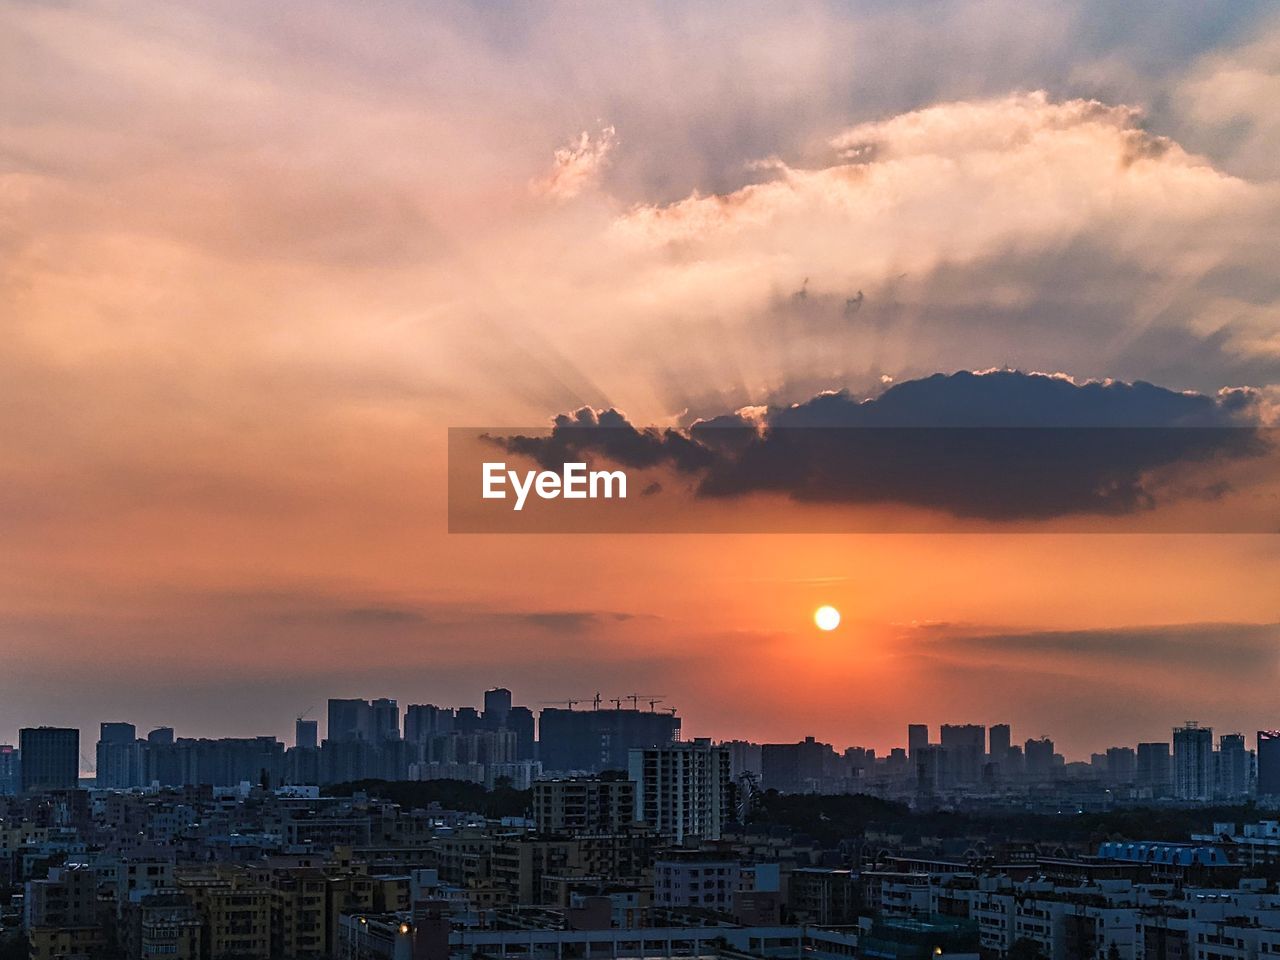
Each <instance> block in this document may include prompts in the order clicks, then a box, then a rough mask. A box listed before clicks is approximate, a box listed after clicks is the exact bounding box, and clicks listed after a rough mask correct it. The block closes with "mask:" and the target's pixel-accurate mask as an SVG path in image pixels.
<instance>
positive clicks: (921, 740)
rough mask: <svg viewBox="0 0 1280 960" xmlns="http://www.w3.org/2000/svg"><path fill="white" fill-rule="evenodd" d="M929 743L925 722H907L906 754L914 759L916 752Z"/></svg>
mask: <svg viewBox="0 0 1280 960" xmlns="http://www.w3.org/2000/svg"><path fill="white" fill-rule="evenodd" d="M928 745H929V725H928V724H927V723H909V724H907V756H908V757H910V758H912V759H913V760H914V759H915V756H916V754H917V753H918V752H919V751H920V750H923V749H924V748H925V747H927V746H928Z"/></svg>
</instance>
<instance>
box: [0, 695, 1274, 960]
mask: <svg viewBox="0 0 1280 960" xmlns="http://www.w3.org/2000/svg"><path fill="white" fill-rule="evenodd" d="M628 701H629V702H628ZM658 703H659V701H658V699H657V698H653V699H652V701H651V702H649V703H647V704H646V703H644V702H642V700H641V696H640V695H639V694H635V695H632V696H630V697H628V698H618V699H615V700H612V701H603V700H602V699H601V698H600V697H598V696H597V697H596V698H595V699H594V700H592V701H588V702H586V703H580V702H577V701H572V702H565V703H563V704H560V705H541V706H540V709H538V710H537V711H536V713H535V710H534V709H533V708H531V707H528V706H523V705H520V704H518V703H516V702H515V701H514V699H513V695H512V692H511V691H510V690H509V689H506V688H502V687H497V688H492V689H489V690H486V691H484V694H483V700H482V703H481V705H480V706H453V707H443V706H436V705H432V704H413V705H410V706H408V707H406V708H405V710H404V712H403V715H402V714H401V710H400V706H399V704H398V703H397V701H396V700H393V699H389V698H377V699H371V700H364V699H331V700H330V701H329V702H328V710H327V724H326V726H325V735H324V737H323V738H321V736H320V721H319V720H318V719H311V718H308V717H305V716H304V717H298V718H297V720H296V735H295V741H294V743H293V744H291V745H285V744H283V743H281V742H280V741H279V740H277V739H276V738H275V737H267V736H264V737H256V738H221V739H211V738H187V737H179V736H176V735H175V731H174V730H173V729H172V728H168V727H163V728H159V729H155V730H151V731H149V732H147V733H146V735H145V736H141V737H140V736H138V731H137V729H136V728H135V727H134V725H133V724H130V723H127V722H123V721H109V722H103V723H102V724H101V727H100V737H99V739H98V741H97V743H96V745H95V746H94V757H95V761H96V762H95V764H94V766H95V773H94V775H93V776H92V777H83V776H81V774H80V768H81V766H82V763H83V760H84V754H83V753H82V750H81V744H80V734H79V730H77V729H75V728H58V727H47V726H41V727H28V728H23V729H22V730H21V732H20V736H19V743H18V746H17V747H16V748H15V747H14V746H13V745H3V746H0V880H2V883H0V949H6V950H9V949H12V951H13V955H14V956H19V955H22V956H29V957H31V958H33V960H41V958H49V957H59V956H68V957H80V956H84V957H103V958H108V957H112V958H114V957H120V958H125V957H127V958H146V957H175V956H176V957H179V958H189V960H206V958H207V960H230V958H261V960H268V958H273V957H288V958H294V957H296V958H322V957H353V958H354V957H369V958H387V960H414V958H427V960H450V958H455V960H458V958H464V957H475V956H494V957H510V956H516V957H525V958H528V960H536V958H546V960H551V958H561V960H562V958H564V957H582V958H587V957H591V956H597V957H605V958H624V957H626V958H630V957H668V956H679V957H684V956H689V957H702V956H706V957H727V958H733V957H742V956H764V957H779V958H784V957H792V956H807V957H815V958H831V960H835V958H840V957H846V958H847V957H859V956H869V957H876V958H884V960H896V958H901V960H931V958H933V957H936V956H938V955H939V954H947V955H956V956H961V957H966V958H974V960H977V958H984V957H1010V958H1040V960H1094V958H1098V960H1116V958H1120V960H1174V958H1191V957H1197V958H1201V960H1221V958H1223V957H1227V958H1230V960H1257V958H1260V957H1265V955H1266V954H1268V953H1270V952H1272V951H1274V950H1280V923H1278V922H1277V921H1278V920H1280V895H1277V894H1276V893H1273V892H1271V891H1272V888H1273V885H1274V883H1275V881H1276V880H1277V879H1280V732H1277V731H1259V732H1258V733H1257V737H1256V740H1255V741H1254V745H1253V747H1252V748H1250V746H1249V744H1248V743H1247V742H1246V738H1245V737H1244V736H1243V735H1241V734H1238V733H1226V734H1221V735H1219V736H1218V737H1217V738H1216V739H1215V736H1214V731H1213V730H1212V729H1211V728H1209V727H1207V726H1201V725H1199V724H1197V723H1195V722H1185V723H1183V724H1180V725H1178V726H1176V727H1174V728H1172V731H1171V737H1170V740H1169V741H1167V742H1160V743H1139V744H1137V745H1135V746H1113V747H1109V748H1107V749H1106V750H1105V752H1099V753H1095V754H1093V755H1092V756H1091V757H1090V759H1089V761H1088V762H1081V761H1073V762H1067V761H1066V760H1065V759H1064V757H1063V756H1062V755H1061V754H1059V753H1057V752H1056V751H1055V748H1054V744H1053V741H1052V740H1050V739H1049V738H1047V737H1036V738H1032V739H1028V740H1026V741H1025V742H1024V744H1023V745H1021V746H1019V745H1017V744H1016V743H1014V742H1013V731H1012V730H1011V728H1010V726H1009V725H1008V724H992V725H991V726H989V727H988V726H984V725H979V724H943V725H941V726H940V727H939V728H937V729H936V733H937V736H936V737H935V736H933V733H934V732H935V731H934V730H931V728H930V727H929V726H928V725H925V724H911V725H910V726H909V727H908V729H907V730H906V746H904V747H895V748H893V749H892V750H890V751H889V753H888V755H885V756H877V754H876V752H875V751H873V750H868V749H865V748H861V747H848V748H845V749H843V750H840V751H838V750H836V749H835V748H834V747H833V746H832V745H831V744H828V743H823V742H820V741H818V740H816V739H815V738H813V737H808V738H805V739H804V740H802V741H800V742H797V743H752V742H749V741H745V740H729V741H723V742H716V741H712V740H710V739H706V738H695V739H692V740H689V739H682V730H681V718H680V716H679V713H678V711H677V710H676V709H672V708H666V709H659V707H658ZM1268 810H1273V811H1277V813H1276V814H1272V816H1273V817H1275V818H1274V819H1268V818H1267V812H1266V811H1268ZM1081 818H1087V822H1086V823H1084V824H1083V825H1082V823H1081ZM1228 818H1230V819H1228ZM1135 826H1137V827H1138V828H1139V829H1140V830H1146V831H1148V832H1147V833H1139V834H1138V835H1136V836H1135V835H1133V833H1132V832H1131V831H1133V829H1134V827H1135ZM1210 945H1211V946H1212V947H1213V949H1210ZM1224 945H1226V946H1229V947H1231V948H1232V949H1231V950H1229V951H1227V952H1225V953H1224V952H1223V951H1222V949H1221V948H1222V947H1223V946H1224Z"/></svg>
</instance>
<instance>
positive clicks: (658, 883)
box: [653, 851, 741, 913]
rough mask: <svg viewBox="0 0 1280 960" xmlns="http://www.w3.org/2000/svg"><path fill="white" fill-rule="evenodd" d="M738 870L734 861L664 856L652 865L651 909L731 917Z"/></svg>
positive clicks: (688, 855)
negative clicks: (690, 909)
mask: <svg viewBox="0 0 1280 960" xmlns="http://www.w3.org/2000/svg"><path fill="white" fill-rule="evenodd" d="M740 869H741V866H740V864H739V863H738V861H737V860H733V859H727V858H724V857H717V856H714V855H712V854H705V853H702V852H697V853H694V852H692V851H691V852H689V853H675V854H671V855H668V856H664V857H662V858H661V859H659V860H657V861H656V862H655V863H654V865H653V905H654V906H655V907H658V908H659V909H663V908H665V909H680V908H687V907H696V908H699V909H702V910H713V911H715V912H717V913H732V912H733V906H734V893H735V892H736V891H737V889H738V885H739V872H740Z"/></svg>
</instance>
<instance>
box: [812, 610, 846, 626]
mask: <svg viewBox="0 0 1280 960" xmlns="http://www.w3.org/2000/svg"><path fill="white" fill-rule="evenodd" d="M813 622H814V623H816V624H817V625H818V629H819V630H834V629H835V628H836V627H838V626H840V611H839V610H837V609H836V608H835V607H819V608H818V609H817V610H815V611H813Z"/></svg>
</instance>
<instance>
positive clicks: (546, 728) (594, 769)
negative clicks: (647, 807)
mask: <svg viewBox="0 0 1280 960" xmlns="http://www.w3.org/2000/svg"><path fill="white" fill-rule="evenodd" d="M679 736H680V718H679V717H678V716H676V715H675V714H674V713H669V712H667V711H656V710H626V709H615V710H566V709H563V708H560V707H548V708H546V709H545V710H543V711H542V712H541V713H540V714H539V715H538V759H539V760H541V761H542V767H543V769H544V770H547V771H557V772H562V773H566V772H570V771H580V772H584V773H599V772H600V771H602V770H625V769H626V767H627V763H628V754H629V752H630V751H631V750H634V749H639V748H643V747H656V746H663V745H666V744H669V743H671V742H673V741H675V740H676V739H677V738H678V737H679Z"/></svg>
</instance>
